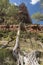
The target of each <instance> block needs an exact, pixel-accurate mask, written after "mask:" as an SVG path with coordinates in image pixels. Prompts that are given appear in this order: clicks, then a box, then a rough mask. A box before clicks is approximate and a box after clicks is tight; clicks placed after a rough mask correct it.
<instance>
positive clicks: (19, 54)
mask: <svg viewBox="0 0 43 65" xmlns="http://www.w3.org/2000/svg"><path fill="white" fill-rule="evenodd" d="M19 36H20V26H19V28H18V31H17V37H16V44H15V46H14V48H13V56H14V59H15V61H17V65H39V63H38V60H37V58H38V55H39V53H40V52H39V51H31V52H30V53H26V52H23V51H21V50H20V44H19Z"/></svg>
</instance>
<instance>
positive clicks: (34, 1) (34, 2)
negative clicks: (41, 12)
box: [30, 0, 40, 5]
mask: <svg viewBox="0 0 43 65" xmlns="http://www.w3.org/2000/svg"><path fill="white" fill-rule="evenodd" d="M38 2H40V0H31V2H30V4H32V5H35V4H36V3H38Z"/></svg>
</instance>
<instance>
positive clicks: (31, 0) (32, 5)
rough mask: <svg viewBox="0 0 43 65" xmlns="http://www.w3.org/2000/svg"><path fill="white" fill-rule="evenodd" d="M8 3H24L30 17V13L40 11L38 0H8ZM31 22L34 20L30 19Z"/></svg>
mask: <svg viewBox="0 0 43 65" xmlns="http://www.w3.org/2000/svg"><path fill="white" fill-rule="evenodd" d="M10 3H13V4H14V5H16V6H19V5H20V4H21V3H25V5H26V7H27V9H28V13H29V14H30V17H31V16H32V14H34V13H37V12H40V0H10ZM34 21H35V22H34ZM32 22H33V23H36V20H32ZM38 24H43V21H40V22H38Z"/></svg>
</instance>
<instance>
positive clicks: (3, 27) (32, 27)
mask: <svg viewBox="0 0 43 65" xmlns="http://www.w3.org/2000/svg"><path fill="white" fill-rule="evenodd" d="M25 27H26V29H27V30H30V31H31V32H32V31H33V32H34V31H43V25H39V26H38V27H37V25H33V24H32V25H28V26H25ZM7 29H9V30H11V31H12V30H17V29H18V25H10V26H9V28H6V25H0V30H7Z"/></svg>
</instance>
